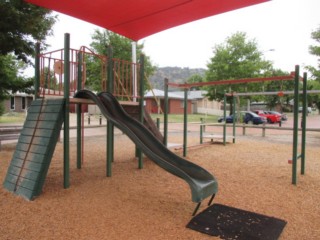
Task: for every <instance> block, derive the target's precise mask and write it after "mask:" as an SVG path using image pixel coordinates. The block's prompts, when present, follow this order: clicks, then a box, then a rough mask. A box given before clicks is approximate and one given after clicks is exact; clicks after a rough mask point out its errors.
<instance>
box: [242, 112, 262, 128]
mask: <svg viewBox="0 0 320 240" xmlns="http://www.w3.org/2000/svg"><path fill="white" fill-rule="evenodd" d="M242 114H244V119H243V122H245V123H252V124H255V125H258V124H263V123H265V122H267V119H266V117H264V116H259V115H258V114H256V113H254V112H251V111H243V112H242Z"/></svg>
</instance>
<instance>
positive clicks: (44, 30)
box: [0, 0, 56, 114]
mask: <svg viewBox="0 0 320 240" xmlns="http://www.w3.org/2000/svg"><path fill="white" fill-rule="evenodd" d="M55 20H56V17H55V16H52V15H51V11H49V10H47V9H44V8H40V7H37V6H35V5H31V4H28V3H26V2H24V1H23V0H6V1H3V0H2V1H0V46H1V47H0V86H1V88H0V104H1V102H2V101H3V100H4V99H6V98H7V97H8V96H9V94H10V93H11V92H16V91H25V92H26V91H30V87H31V86H32V85H33V80H32V79H30V78H25V77H23V76H22V75H21V74H20V70H21V69H23V68H24V67H25V66H26V64H27V63H28V64H30V63H31V62H30V59H29V57H33V56H34V53H35V43H36V42H37V41H40V42H44V40H45V38H46V36H48V35H50V34H51V33H52V30H51V28H52V25H53V24H54V23H55ZM0 114H1V113H0Z"/></svg>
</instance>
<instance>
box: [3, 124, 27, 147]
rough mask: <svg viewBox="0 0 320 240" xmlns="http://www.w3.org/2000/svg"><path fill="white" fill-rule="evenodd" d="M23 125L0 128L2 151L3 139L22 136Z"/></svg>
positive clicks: (7, 139)
mask: <svg viewBox="0 0 320 240" xmlns="http://www.w3.org/2000/svg"><path fill="white" fill-rule="evenodd" d="M21 130H22V126H1V128H0V151H1V145H2V141H9V140H16V139H18V138H19V136H20V132H21Z"/></svg>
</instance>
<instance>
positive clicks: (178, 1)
mask: <svg viewBox="0 0 320 240" xmlns="http://www.w3.org/2000/svg"><path fill="white" fill-rule="evenodd" d="M26 1H27V2H29V3H32V4H35V5H38V6H41V7H44V8H48V9H51V10H54V11H57V12H60V13H64V14H67V15H69V16H72V17H75V18H78V19H81V20H84V21H86V22H90V23H93V24H95V25H98V26H100V27H103V28H106V29H108V30H111V31H113V32H115V33H118V34H120V35H123V36H125V37H127V38H130V39H132V40H135V41H138V40H139V39H142V38H144V37H147V36H149V35H152V34H154V33H157V32H160V31H163V30H166V29H169V28H172V27H176V26H179V25H182V24H185V23H189V22H192V21H196V20H199V19H202V18H206V17H210V16H213V15H217V14H221V13H224V12H228V11H232V10H236V9H239V8H244V7H248V6H251V5H255V4H259V3H263V2H267V1H269V0H223V1H221V0H165V1H159V0H148V1H146V0H135V1H133V0H92V1H88V0H77V1H74V0H63V1H57V0H26Z"/></svg>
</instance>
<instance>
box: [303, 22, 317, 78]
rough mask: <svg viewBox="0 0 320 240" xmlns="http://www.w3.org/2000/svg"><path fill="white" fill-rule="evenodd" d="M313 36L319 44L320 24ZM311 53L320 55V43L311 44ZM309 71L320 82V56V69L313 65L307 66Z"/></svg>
mask: <svg viewBox="0 0 320 240" xmlns="http://www.w3.org/2000/svg"><path fill="white" fill-rule="evenodd" d="M311 38H312V39H313V40H315V41H316V42H317V43H318V44H319V43H320V26H319V27H318V29H317V30H315V31H313V32H312V33H311ZM309 53H310V54H312V55H315V56H317V57H320V45H318V46H317V45H311V46H309ZM306 68H307V69H308V70H309V72H311V74H312V78H313V79H315V80H317V81H318V82H320V58H319V59H318V69H317V68H315V67H313V66H307V67H306Z"/></svg>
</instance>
